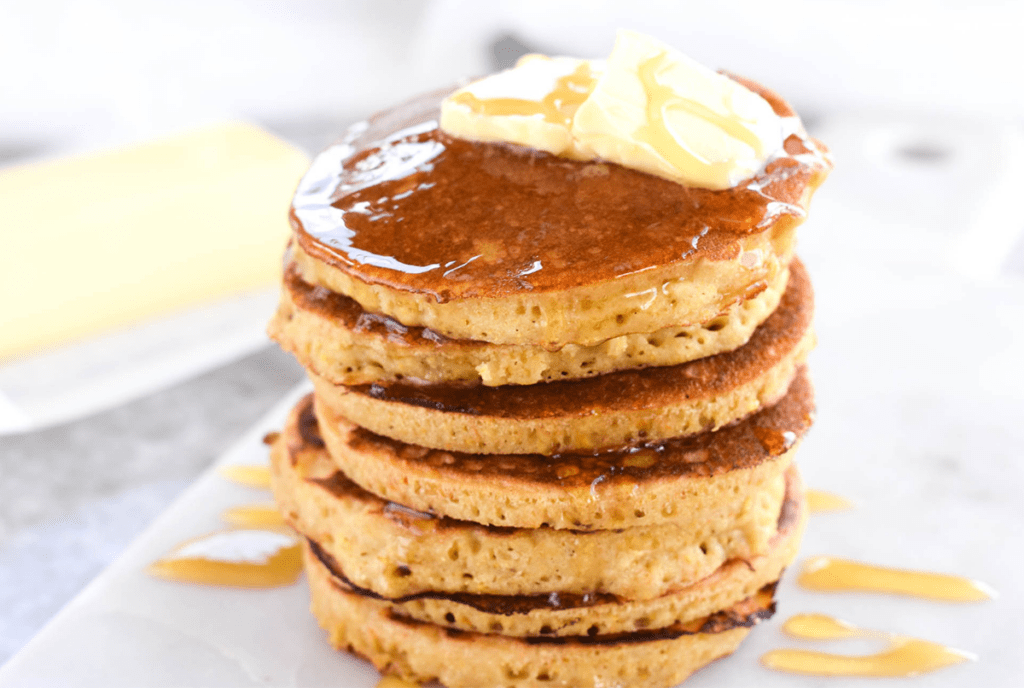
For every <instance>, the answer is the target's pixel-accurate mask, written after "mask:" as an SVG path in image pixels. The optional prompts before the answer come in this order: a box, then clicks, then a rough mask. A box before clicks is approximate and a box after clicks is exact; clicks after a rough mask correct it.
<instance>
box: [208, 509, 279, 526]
mask: <svg viewBox="0 0 1024 688" xmlns="http://www.w3.org/2000/svg"><path fill="white" fill-rule="evenodd" d="M221 516H222V518H223V519H224V520H225V521H227V522H228V523H230V524H231V525H233V526H235V527H237V528H245V527H256V528H262V527H267V526H269V527H277V526H283V525H285V521H284V517H283V516H281V512H280V511H278V510H277V507H276V506H274V505H273V504H246V505H243V506H233V507H231V508H230V509H228V510H226V511H225V512H224V513H223V514H221Z"/></svg>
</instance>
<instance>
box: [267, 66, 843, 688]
mask: <svg viewBox="0 0 1024 688" xmlns="http://www.w3.org/2000/svg"><path fill="white" fill-rule="evenodd" d="M745 83H747V82H745ZM748 85H750V84H748ZM750 86H751V87H752V88H754V89H755V90H756V91H757V92H758V93H760V94H761V95H763V96H764V97H765V98H766V99H768V100H769V102H770V103H771V104H772V106H773V107H774V108H775V110H776V112H778V113H779V114H780V115H782V116H784V117H792V116H793V113H792V112H791V111H790V110H789V108H788V106H787V105H786V104H785V103H784V102H783V101H781V100H780V99H779V98H778V97H777V96H775V95H774V94H773V93H771V92H769V91H767V90H765V89H762V88H760V87H758V86H756V85H750ZM444 95H445V94H444V93H434V94H428V95H426V96H423V97H421V98H419V99H417V100H414V101H411V102H409V103H406V104H405V105H402V106H400V107H398V108H395V109H393V110H389V111H387V112H384V113H381V114H379V115H376V116H375V117H373V118H371V119H370V120H369V121H368V122H365V123H362V124H360V125H357V126H356V127H353V128H352V130H351V131H350V134H349V135H348V136H347V137H346V139H345V140H343V141H342V142H340V143H339V144H337V145H335V146H334V147H332V148H330V149H328V150H327V151H325V152H324V153H323V154H321V156H319V157H318V158H317V160H316V161H315V162H314V165H313V167H312V169H311V170H310V172H309V173H308V174H307V176H306V177H305V178H304V180H303V182H302V183H301V185H300V187H299V190H298V193H297V195H296V198H295V202H294V205H293V209H292V225H293V228H294V230H295V232H294V238H293V241H292V243H291V245H290V247H289V250H288V253H287V256H286V268H285V279H284V290H283V294H282V299H281V305H280V308H279V310H278V312H277V314H276V316H275V318H274V319H273V321H272V322H271V324H270V332H271V335H272V336H273V337H274V338H275V339H276V340H277V341H278V342H280V344H281V345H282V346H283V347H284V348H285V349H287V350H289V351H291V352H292V353H293V354H295V356H296V357H297V358H298V359H299V361H300V362H301V363H302V364H303V365H304V366H305V367H306V369H307V370H308V372H309V375H310V377H311V378H312V380H313V384H314V389H315V393H314V394H312V395H310V396H309V397H307V398H306V399H303V400H302V401H301V402H300V403H299V404H298V406H297V407H296V408H295V409H294V410H293V412H292V414H291V416H290V418H289V420H288V423H287V426H286V428H285V429H284V432H282V433H281V435H280V437H279V439H278V440H277V441H276V442H275V444H274V446H273V449H272V475H273V485H274V493H275V497H276V499H277V502H278V504H279V506H280V508H281V510H282V512H283V513H284V515H285V517H286V519H287V520H288V522H289V523H290V524H291V525H292V526H293V527H294V528H295V529H296V530H297V531H298V532H299V533H300V534H301V535H303V536H304V537H305V540H306V543H307V547H306V562H307V571H308V576H309V582H310V587H311V591H312V600H313V602H312V609H313V613H314V614H315V615H316V617H317V619H318V620H319V622H320V624H321V625H322V626H323V627H324V628H325V629H327V631H328V633H329V637H330V641H331V643H332V644H333V645H335V646H336V647H339V648H342V649H347V650H349V651H352V652H355V653H357V654H359V655H361V656H364V657H366V658H367V659H369V660H370V661H371V662H373V663H374V664H375V665H376V666H377V667H378V668H380V669H381V670H382V671H386V672H390V673H395V674H398V675H401V676H402V677H404V678H407V679H412V680H418V681H427V680H431V679H437V680H439V681H440V682H441V683H443V684H444V685H446V686H449V687H451V688H457V687H461V686H467V687H468V686H474V687H477V688H479V687H481V686H541V685H561V686H610V685H627V686H669V685H672V684H674V683H676V682H678V681H680V680H682V679H683V678H685V677H686V676H688V675H689V674H690V673H692V672H693V671H694V670H696V669H697V668H699V667H701V666H703V665H705V664H707V663H708V662H710V661H712V660H713V659H715V658H717V657H721V656H723V655H726V654H728V653H730V652H732V651H733V650H734V649H735V648H736V647H737V645H738V643H739V642H740V641H741V640H742V638H743V637H744V636H745V635H746V633H747V632H748V631H749V629H750V627H752V626H753V625H755V624H756V623H757V622H758V621H759V620H761V619H764V618H767V617H769V616H770V615H771V614H772V612H773V610H774V601H773V594H774V589H775V585H776V583H777V581H778V580H779V577H780V575H781V574H782V571H783V569H784V568H785V567H786V566H787V565H788V564H789V563H790V562H791V561H792V559H793V557H794V556H795V553H796V551H797V547H798V545H799V540H800V536H801V532H802V530H803V525H804V522H805V516H806V509H805V505H804V501H803V495H802V487H801V483H800V478H799V476H798V474H797V471H796V468H795V466H794V465H793V455H794V452H795V450H796V447H797V445H798V444H799V441H800V439H801V437H802V436H803V434H804V433H805V432H806V431H807V429H808V428H809V426H810V424H811V421H812V416H813V394H812V390H811V386H810V383H809V381H808V379H807V376H806V373H805V370H804V365H803V363H804V360H805V358H806V356H807V353H808V351H809V350H810V349H811V347H812V346H813V343H814V335H813V331H812V328H811V319H812V310H813V303H812V292H811V286H810V283H809V280H808V277H807V274H806V272H805V271H804V268H803V266H802V265H801V264H800V262H799V261H798V260H797V259H795V258H794V257H793V246H794V237H795V230H796V227H797V225H798V224H799V223H800V222H801V221H802V219H803V218H804V216H805V213H806V208H807V204H808V202H809V200H810V196H811V194H812V193H813V191H814V189H815V188H816V187H817V186H818V185H819V184H820V183H821V181H822V180H823V179H824V177H825V175H826V174H827V172H828V170H829V167H830V166H829V161H828V157H827V153H826V152H825V151H824V149H823V148H822V147H821V146H820V144H818V143H817V142H816V141H814V140H813V139H810V138H809V137H807V136H806V134H804V133H803V131H802V129H800V128H797V132H798V133H795V134H793V135H792V136H790V137H789V139H787V141H786V146H785V151H784V153H783V154H780V155H779V156H777V157H776V158H774V159H772V160H771V161H769V163H768V164H767V165H766V166H765V168H764V169H763V170H762V171H761V172H760V173H759V174H758V175H756V176H755V177H754V178H752V179H750V180H747V181H746V182H744V183H741V184H740V185H739V186H737V187H734V188H731V189H727V190H725V191H710V190H706V189H699V188H690V187H686V186H683V185H681V184H678V183H676V182H672V181H668V180H664V179H660V178H656V177H653V176H650V175H647V174H644V173H642V172H638V171H635V170H630V169H626V168H623V167H620V166H617V165H612V164H607V163H602V162H579V161H571V160H565V159H561V158H557V157H553V156H551V155H547V154H544V153H539V152H537V151H532V150H528V149H523V148H520V147H516V146H510V145H504V144H485V143H473V142H469V141H463V140H459V139H454V138H452V137H450V136H448V135H447V134H445V133H444V132H442V131H440V130H439V129H438V128H437V126H436V123H435V120H436V116H437V107H438V104H439V101H440V98H441V97H443V96H444Z"/></svg>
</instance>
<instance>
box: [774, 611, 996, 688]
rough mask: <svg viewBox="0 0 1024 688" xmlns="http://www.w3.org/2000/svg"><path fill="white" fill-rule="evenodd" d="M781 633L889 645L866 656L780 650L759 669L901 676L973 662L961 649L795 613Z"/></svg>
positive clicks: (848, 674) (815, 674)
mask: <svg viewBox="0 0 1024 688" xmlns="http://www.w3.org/2000/svg"><path fill="white" fill-rule="evenodd" d="M782 630H783V631H784V632H785V633H787V634H788V635H790V636H792V637H794V638H801V639H804V640H842V639H845V638H883V639H885V640H886V641H888V643H889V647H888V648H887V649H885V650H883V651H882V652H878V653H876V654H871V655H854V656H851V655H838V654H832V653H829V652H817V651H813V650H798V649H792V648H786V649H782V650H772V651H771V652H767V653H765V654H764V655H762V656H761V664H762V665H764V666H765V667H767V668H769V669H775V670H777V671H787V672H790V673H795V674H810V675H813V676H860V677H887V678H901V677H908V676H916V675H918V674H923V673H927V672H930V671H936V670H938V669H942V668H945V667H948V666H953V665H955V664H961V663H963V662H966V661H973V660H975V659H977V657H975V656H974V655H972V654H971V653H969V652H964V651H963V650H956V649H954V648H950V647H946V646H944V645H940V644H939V643H934V642H931V641H929V640H920V639H918V638H909V637H906V636H900V635H894V634H889V633H882V632H880V631H872V630H866V629H860V628H857V627H856V626H854V625H853V624H850V623H848V622H846V621H842V620H839V619H834V618H832V617H830V616H825V615H824V614H798V615H796V616H794V617H792V618H791V619H789V620H788V621H786V623H785V624H784V625H783V627H782Z"/></svg>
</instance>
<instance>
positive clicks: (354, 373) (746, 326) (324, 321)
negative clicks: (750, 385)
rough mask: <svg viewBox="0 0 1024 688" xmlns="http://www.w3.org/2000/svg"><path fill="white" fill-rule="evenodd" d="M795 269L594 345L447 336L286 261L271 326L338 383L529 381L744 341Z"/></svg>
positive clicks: (672, 358) (696, 353) (700, 354)
mask: <svg viewBox="0 0 1024 688" xmlns="http://www.w3.org/2000/svg"><path fill="white" fill-rule="evenodd" d="M788 276H789V271H788V270H784V271H782V272H780V273H779V274H778V275H777V276H776V278H775V280H774V281H773V282H771V283H768V282H755V283H754V284H752V285H751V286H750V287H749V288H748V290H747V292H746V293H744V294H743V296H742V297H740V298H737V299H736V301H735V302H734V303H732V304H731V305H729V306H728V308H726V310H725V311H723V312H722V313H720V314H719V315H718V316H717V317H716V318H715V319H713V320H712V321H710V322H708V323H702V324H699V325H690V326H683V327H667V328H665V329H661V330H658V331H656V332H652V333H646V334H641V333H637V334H627V335H621V336H618V337H613V338H612V339H608V340H606V341H603V342H601V343H599V344H595V345H593V346H579V345H576V344H567V345H565V346H563V347H562V348H560V349H555V350H549V349H547V348H544V347H541V346H531V345H523V346H513V345H508V344H489V343H487V342H479V341H472V340H468V339H448V338H447V337H444V336H443V335H441V334H439V333H438V332H434V331H433V330H429V329H427V328H423V327H406V326H405V325H402V324H401V323H400V322H398V321H397V320H395V319H394V318H391V317H388V316H386V315H381V314H380V313H369V312H367V311H365V310H363V309H362V307H361V306H360V305H359V304H358V303H357V302H356V301H354V300H353V299H350V298H349V297H347V296H342V295H341V294H336V293H334V292H331V291H328V290H327V289H324V288H323V287H315V286H313V285H311V284H307V283H306V282H303V281H302V278H301V277H300V276H299V272H298V269H297V268H296V267H295V265H294V264H292V263H290V262H289V264H288V266H287V267H286V269H285V274H284V285H283V288H282V290H281V301H280V305H279V306H278V309H277V313H276V314H275V315H274V318H273V319H272V320H271V321H270V325H269V326H268V333H269V334H270V336H271V337H272V338H273V339H275V340H277V342H278V343H279V344H280V345H281V348H283V349H284V350H285V351H289V352H291V353H292V354H293V355H294V356H295V357H296V358H297V359H298V360H299V363H301V364H302V366H303V367H304V368H306V369H308V370H310V371H312V372H313V373H314V374H316V375H317V376H318V377H321V378H323V379H325V380H327V381H328V382H331V383H334V384H338V385H364V384H371V383H374V382H395V381H398V380H402V379H412V380H422V381H424V382H462V383H481V384H484V385H488V386H498V385H510V384H514V385H532V384H534V383H537V382H551V381H553V380H575V379H581V378H586V377H593V376H594V375H600V374H603V373H610V372H614V371H616V370H627V369H632V368H643V367H646V366H664V365H676V364H678V363H685V362H686V361H693V360H696V359H698V358H704V357H705V356H712V355H714V354H718V353H722V352H724V351H732V350H733V349H735V348H736V347H739V346H742V345H743V344H744V343H745V342H746V341H747V340H748V339H749V338H750V335H751V334H752V333H753V331H754V328H756V327H757V326H758V325H760V324H761V323H762V322H764V320H765V318H767V317H768V316H769V315H770V314H771V313H772V311H774V310H775V308H776V306H778V304H779V299H781V298H782V293H783V291H784V290H785V287H786V280H787V278H788Z"/></svg>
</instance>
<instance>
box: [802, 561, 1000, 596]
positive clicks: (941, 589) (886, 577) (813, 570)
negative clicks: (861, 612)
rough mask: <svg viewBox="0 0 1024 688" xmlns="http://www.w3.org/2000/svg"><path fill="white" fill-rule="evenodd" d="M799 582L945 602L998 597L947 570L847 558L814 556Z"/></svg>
mask: <svg viewBox="0 0 1024 688" xmlns="http://www.w3.org/2000/svg"><path fill="white" fill-rule="evenodd" d="M797 582H798V583H799V584H800V585H801V586H803V587H805V588H808V589H810V590H817V591H819V592H879V593H889V594H894V595H907V596H909V597H919V598H922V599H926V600H939V601H942V602H981V601H983V600H988V599H992V598H993V597H995V596H996V592H995V590H993V589H992V588H991V587H989V586H988V585H986V584H985V583H982V582H981V581H976V580H972V579H970V578H964V577H962V576H951V575H948V574H944V573H929V572H926V571H908V570H904V569H893V568H887V567H883V566H873V565H871V564H861V563H859V562H855V561H850V560H848V559H836V558H833V557H812V558H811V559H808V560H807V561H805V562H804V567H803V570H802V571H801V572H800V577H799V578H798V579H797Z"/></svg>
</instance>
